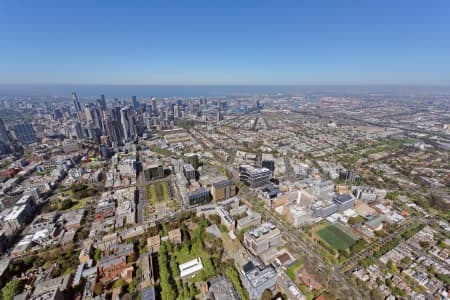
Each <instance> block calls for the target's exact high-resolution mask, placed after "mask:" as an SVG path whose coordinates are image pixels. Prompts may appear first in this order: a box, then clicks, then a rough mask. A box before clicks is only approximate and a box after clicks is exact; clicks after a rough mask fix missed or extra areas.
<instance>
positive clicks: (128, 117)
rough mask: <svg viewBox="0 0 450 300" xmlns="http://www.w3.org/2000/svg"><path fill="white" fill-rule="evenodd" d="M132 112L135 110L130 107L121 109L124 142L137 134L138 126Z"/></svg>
mask: <svg viewBox="0 0 450 300" xmlns="http://www.w3.org/2000/svg"><path fill="white" fill-rule="evenodd" d="M132 113H133V112H132V110H131V108H129V107H124V108H122V109H121V110H120V120H121V122H122V130H123V139H124V142H129V141H131V140H132V139H134V138H135V135H136V131H135V130H136V126H135V121H134V116H133V114H132Z"/></svg>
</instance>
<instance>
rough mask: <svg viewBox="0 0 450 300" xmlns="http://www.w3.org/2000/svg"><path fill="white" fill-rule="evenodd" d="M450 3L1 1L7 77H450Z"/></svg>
mask: <svg viewBox="0 0 450 300" xmlns="http://www.w3.org/2000/svg"><path fill="white" fill-rule="evenodd" d="M449 16H450V1H448V0H433V1H424V0H423V1H415V0H408V1H405V0H395V1H392V0H386V1H385V0H377V1H361V0H354V1H350V0H339V1H336V0H328V1H326V0H310V1H301V0H297V1H289V0H280V1H266V0H259V1H252V0H245V1H232V0H227V1H225V0H222V1H221V0H218V1H211V0H209V1H196V0H188V1H184V0H183V1H181V0H180V1H175V0H172V1H171V0H165V1H163V0H161V1H139V0H134V1H133V0H130V1H119V0H117V1H116V0H109V1H103V0H95V1H93V0H77V1H61V0H57V1H48V0H39V1H36V0H29V1H23V0H0V84H126V85H135V84H137V85H141V84H142V85H146V84H157V85H158V84H161V85H171V84H175V85H176V84H179V85H198V84H206V85H209V84H210V85H233V84H237V85H239V84H243V85H244V84H247V85H269V84H270V85H277V84H280V85H284V84H288V85H302V84H337V85H340V84H342V85H344V84H411V85H450V17H449Z"/></svg>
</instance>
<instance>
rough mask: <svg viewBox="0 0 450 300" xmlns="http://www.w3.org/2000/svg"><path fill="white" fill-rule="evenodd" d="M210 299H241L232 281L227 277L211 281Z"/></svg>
mask: <svg viewBox="0 0 450 300" xmlns="http://www.w3.org/2000/svg"><path fill="white" fill-rule="evenodd" d="M209 297H210V298H211V299H212V300H239V299H240V298H239V294H238V293H237V292H236V290H235V289H234V287H233V284H232V283H231V281H230V279H228V278H227V277H225V276H217V277H214V278H212V279H211V280H210V281H209Z"/></svg>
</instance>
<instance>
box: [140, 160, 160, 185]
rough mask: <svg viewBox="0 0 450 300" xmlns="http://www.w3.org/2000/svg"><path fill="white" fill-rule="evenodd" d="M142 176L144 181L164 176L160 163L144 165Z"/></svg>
mask: <svg viewBox="0 0 450 300" xmlns="http://www.w3.org/2000/svg"><path fill="white" fill-rule="evenodd" d="M144 177H145V180H146V181H151V180H154V179H159V178H163V177H164V168H163V166H162V164H160V163H154V164H149V165H144Z"/></svg>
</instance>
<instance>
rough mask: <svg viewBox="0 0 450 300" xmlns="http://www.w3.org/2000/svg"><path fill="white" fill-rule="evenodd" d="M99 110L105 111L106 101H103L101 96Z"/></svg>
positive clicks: (103, 98) (103, 97)
mask: <svg viewBox="0 0 450 300" xmlns="http://www.w3.org/2000/svg"><path fill="white" fill-rule="evenodd" d="M100 108H101V109H102V110H106V99H105V95H103V94H101V95H100Z"/></svg>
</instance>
